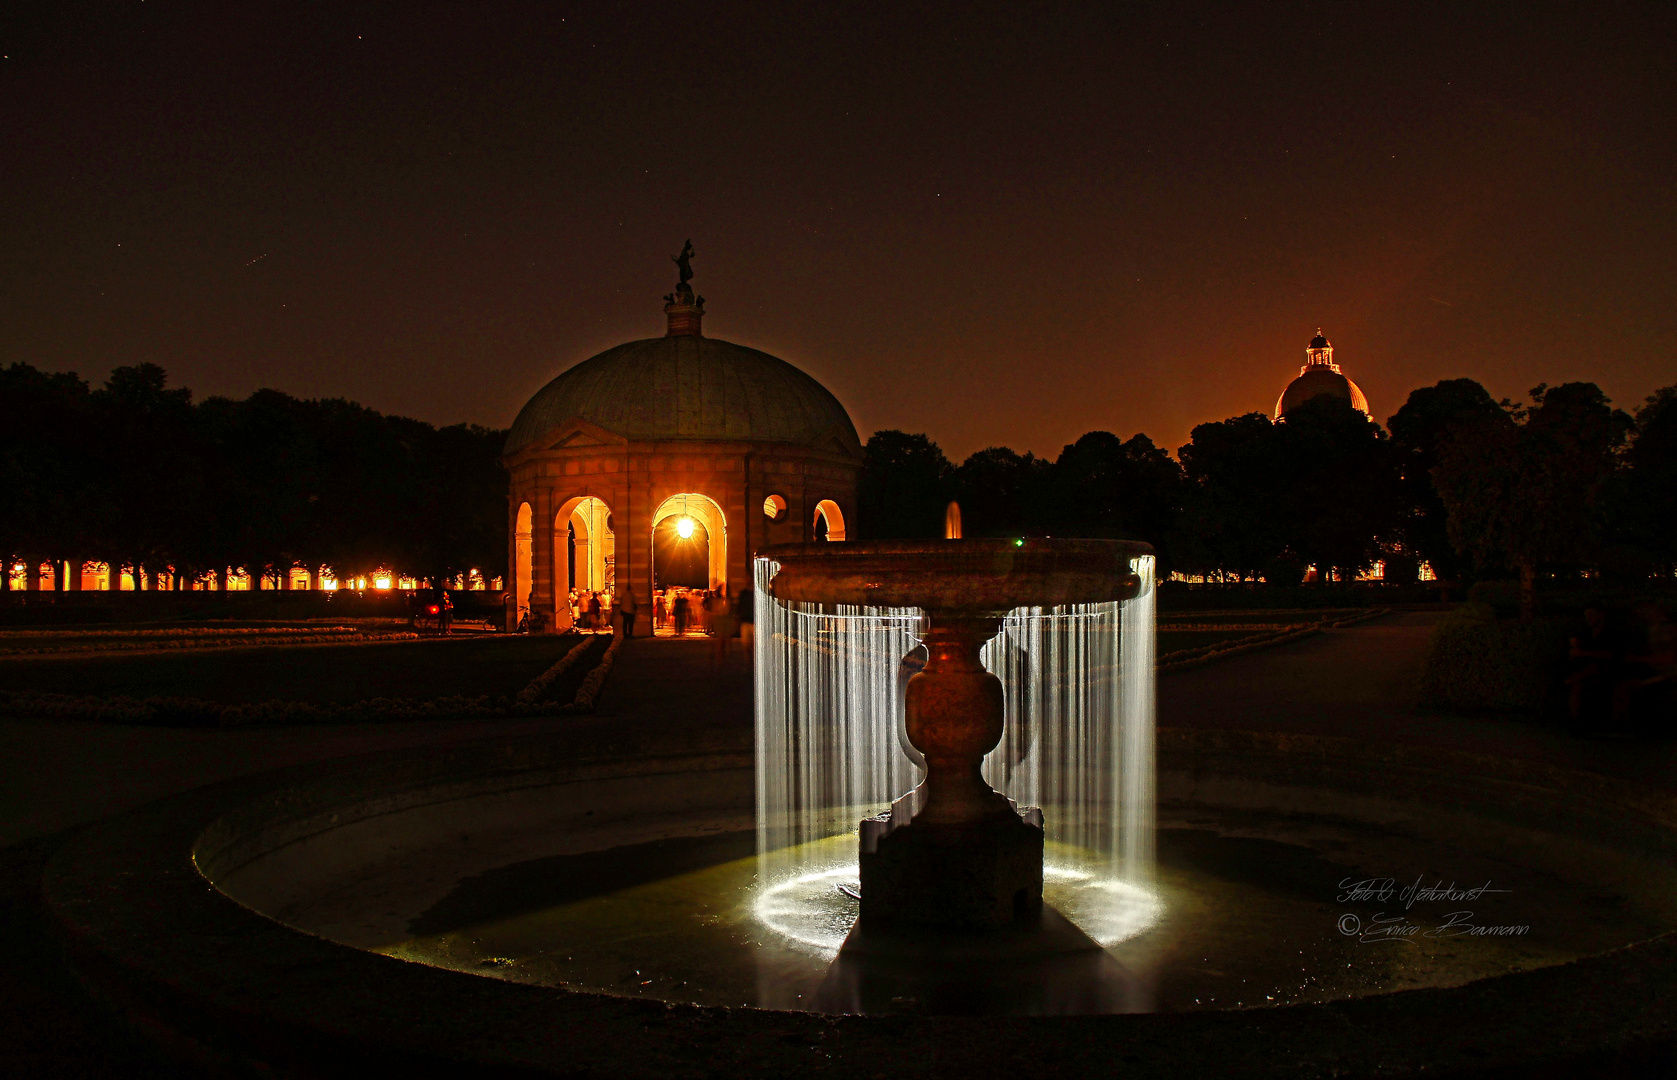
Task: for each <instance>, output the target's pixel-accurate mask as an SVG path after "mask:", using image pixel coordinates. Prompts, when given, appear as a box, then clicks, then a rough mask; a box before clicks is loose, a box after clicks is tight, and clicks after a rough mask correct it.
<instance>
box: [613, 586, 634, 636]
mask: <svg viewBox="0 0 1677 1080" xmlns="http://www.w3.org/2000/svg"><path fill="white" fill-rule="evenodd" d="M638 609H639V605H638V604H636V603H635V592H634V590H633V589H630V590H628V591H626V592H625V593H624V594H623V597H622V599H620V600H619V601H618V602H617V610H618V611H620V612H622V613H623V619H622V623H623V636H624V637H634V636H635V615H636V614H638Z"/></svg>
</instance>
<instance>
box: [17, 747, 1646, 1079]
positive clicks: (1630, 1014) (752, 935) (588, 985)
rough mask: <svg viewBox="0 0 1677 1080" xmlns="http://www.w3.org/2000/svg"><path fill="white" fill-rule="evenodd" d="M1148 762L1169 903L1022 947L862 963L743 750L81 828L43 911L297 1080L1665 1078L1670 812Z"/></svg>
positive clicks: (1409, 758) (124, 993) (1474, 766)
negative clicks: (1545, 1073) (757, 819)
mask: <svg viewBox="0 0 1677 1080" xmlns="http://www.w3.org/2000/svg"><path fill="white" fill-rule="evenodd" d="M1158 746H1159V749H1158V755H1159V756H1158V766H1159V768H1158V791H1159V813H1158V818H1159V832H1158V845H1157V846H1158V872H1157V875H1156V878H1155V879H1154V880H1152V881H1149V882H1145V883H1136V882H1124V883H1118V882H1110V881H1104V880H1099V879H1097V878H1092V877H1091V876H1090V875H1088V874H1085V873H1083V872H1082V871H1080V870H1079V865H1080V864H1079V861H1078V853H1077V852H1075V851H1061V852H1056V851H1050V854H1049V871H1048V874H1047V887H1046V890H1045V891H1046V898H1047V901H1048V903H1049V905H1050V913H1049V915H1048V917H1047V918H1045V920H1044V926H1043V927H1039V928H1035V929H1033V930H1032V931H1030V932H1029V933H1025V932H1021V934H1019V935H1015V936H1013V937H1011V938H1010V937H1009V936H1008V935H1005V934H1004V935H999V936H998V935H987V936H981V937H977V938H973V937H967V938H962V937H960V936H958V935H957V936H955V937H947V936H946V937H944V938H941V939H928V938H926V937H924V936H917V937H915V938H914V939H912V940H908V941H881V940H880V939H879V938H878V937H877V936H876V937H874V938H872V939H869V938H866V937H865V936H863V935H860V934H859V933H855V932H852V927H851V922H852V920H853V918H854V910H855V904H856V901H855V895H854V887H855V879H854V877H853V867H852V860H853V857H854V852H853V851H852V850H850V848H849V846H848V844H847V842H846V841H842V840H835V841H828V842H827V843H828V845H829V847H830V852H828V854H829V856H830V857H829V858H828V859H827V860H826V862H825V865H826V867H827V869H826V870H824V871H822V872H821V873H817V874H807V875H804V877H803V878H801V879H799V880H795V881H788V880H774V879H768V880H764V879H762V877H761V876H760V874H759V864H758V861H757V859H756V858H755V855H754V845H755V833H754V830H753V822H754V817H753V784H752V768H751V760H750V758H749V756H747V755H744V754H740V753H737V752H734V750H733V748H732V747H730V746H727V745H723V744H717V745H713V746H703V745H692V746H688V747H686V748H685V751H686V752H684V753H671V752H669V749H668V747H667V745H666V746H664V747H654V746H652V745H638V744H635V743H634V742H632V741H630V742H619V743H617V744H615V745H606V744H602V743H600V742H599V741H598V740H593V741H590V740H587V739H583V738H581V737H576V738H571V739H566V738H543V739H522V740H518V741H503V742H496V743H485V744H481V745H474V746H468V747H464V748H457V749H453V750H450V751H446V752H442V753H438V752H430V753H425V754H415V753H404V754H397V755H387V756H384V757H380V758H376V759H369V760H365V761H357V762H345V763H338V764H334V765H332V766H329V767H316V768H313V769H309V770H293V771H288V772H285V773H281V774H274V775H272V776H268V777H263V778H259V779H257V780H246V781H240V782H237V783H233V784H227V785H220V786H218V787H216V788H211V789H205V790H203V791H200V792H194V793H191V794H189V795H187V796H182V797H180V798H177V799H174V800H169V801H167V802H165V803H162V804H158V805H157V806H154V807H152V808H148V809H147V810H144V811H141V812H138V813H136V814H132V815H128V816H126V817H124V818H120V819H115V820H114V821H112V822H110V823H106V824H104V825H102V826H101V827H99V828H96V829H92V830H89V831H88V832H87V833H85V834H83V835H82V836H80V837H79V838H77V840H75V841H74V842H72V843H71V844H70V845H68V846H67V847H66V848H65V849H64V851H62V852H61V853H60V855H59V856H58V858H57V859H56V860H55V862H54V864H53V866H52V867H51V868H49V874H48V879H47V882H46V887H47V893H48V897H49V900H50V901H51V902H52V903H53V905H54V906H55V908H56V910H57V911H58V913H59V915H60V918H61V921H62V922H63V923H64V924H65V926H66V927H67V928H68V930H69V931H70V932H71V935H72V940H73V942H74V943H75V944H76V945H77V953H78V955H79V956H81V957H82V958H83V964H84V966H85V968H86V970H87V971H88V973H89V975H90V978H91V980H92V981H93V982H94V983H95V984H97V985H99V986H102V987H104V988H105V990H106V992H107V993H109V994H111V995H113V996H114V997H115V998H116V999H117V1000H119V1001H121V1002H122V1003H123V1006H124V1007H125V1008H128V1009H130V1010H134V1011H138V1012H142V1013H145V1014H146V1015H147V1016H148V1017H149V1020H148V1022H149V1023H150V1024H151V1025H152V1026H153V1027H154V1028H155V1029H158V1030H163V1031H168V1032H171V1033H172V1035H171V1037H173V1038H176V1039H178V1040H180V1041H182V1042H183V1043H185V1044H188V1045H190V1046H192V1047H194V1048H195V1049H196V1051H197V1052H199V1053H203V1054H209V1055H211V1056H212V1057H213V1056H218V1055H219V1056H222V1057H226V1058H229V1059H231V1060H239V1061H247V1060H255V1061H260V1062H262V1063H263V1064H264V1065H265V1066H273V1067H276V1068H279V1069H280V1070H281V1071H282V1072H283V1071H286V1069H287V1068H288V1067H294V1068H296V1069H297V1070H299V1071H310V1070H318V1069H319V1068H320V1067H321V1062H327V1061H329V1062H332V1063H335V1065H334V1067H336V1066H337V1065H342V1066H344V1067H345V1068H346V1069H348V1068H349V1065H350V1064H351V1063H355V1062H363V1063H364V1062H367V1061H375V1060H376V1061H380V1062H388V1061H395V1060H409V1059H412V1060H424V1061H427V1062H435V1061H437V1060H444V1061H455V1062H468V1061H469V1062H473V1063H475V1064H477V1065H479V1066H486V1065H502V1066H506V1067H509V1068H510V1067H516V1068H518V1069H535V1070H538V1071H552V1072H582V1073H588V1072H590V1071H593V1072H598V1073H600V1074H601V1075H637V1074H643V1073H644V1074H646V1075H655V1074H656V1075H681V1074H683V1072H684V1071H689V1072H694V1073H696V1074H698V1075H704V1074H706V1073H707V1072H708V1071H711V1070H714V1071H716V1072H718V1073H727V1074H729V1075H744V1074H752V1073H775V1072H779V1073H783V1072H784V1071H785V1070H786V1069H787V1068H789V1067H793V1066H795V1067H797V1068H799V1069H801V1070H805V1071H808V1070H810V1069H814V1070H816V1071H822V1070H829V1069H830V1070H833V1071H835V1072H838V1071H844V1072H846V1074H848V1073H850V1072H854V1071H856V1070H858V1069H860V1070H864V1074H865V1075H873V1073H874V1072H877V1071H881V1068H882V1066H886V1065H887V1063H888V1067H887V1069H886V1071H889V1072H892V1073H901V1072H904V1071H907V1072H908V1073H909V1075H914V1074H915V1071H916V1070H917V1069H918V1068H919V1067H920V1065H919V1064H917V1063H916V1062H915V1061H914V1060H912V1059H904V1057H903V1054H904V1053H905V1051H907V1050H909V1049H910V1048H912V1047H919V1048H921V1049H922V1050H926V1049H927V1048H930V1047H935V1048H936V1053H935V1055H934V1057H935V1058H936V1059H937V1060H939V1061H943V1062H949V1061H956V1060H959V1061H963V1062H966V1063H967V1065H968V1066H970V1068H969V1070H968V1071H972V1072H973V1073H974V1074H975V1075H990V1074H991V1073H996V1074H998V1075H999V1074H1001V1073H1008V1074H1015V1073H1017V1071H1018V1069H1019V1067H1020V1066H1019V1065H1018V1064H1017V1061H1019V1060H1029V1061H1030V1063H1031V1066H1030V1067H1031V1071H1032V1072H1034V1073H1037V1074H1051V1073H1055V1072H1064V1073H1066V1074H1068V1075H1070V1074H1073V1073H1077V1072H1080V1071H1083V1070H1085V1069H1087V1068H1089V1067H1091V1064H1092V1063H1093V1062H1096V1061H1099V1060H1108V1061H1110V1060H1112V1059H1123V1060H1125V1061H1126V1064H1127V1066H1128V1068H1129V1069H1130V1070H1131V1071H1133V1072H1135V1073H1137V1074H1140V1075H1149V1074H1150V1073H1153V1072H1157V1073H1163V1072H1167V1071H1169V1072H1178V1071H1180V1070H1181V1069H1182V1068H1183V1067H1194V1068H1196V1069H1199V1070H1210V1069H1213V1068H1215V1069H1218V1070H1219V1071H1221V1072H1223V1073H1226V1074H1235V1075H1239V1074H1247V1073H1250V1074H1253V1075H1262V1074H1266V1073H1271V1072H1272V1073H1273V1074H1275V1075H1289V1076H1300V1075H1314V1074H1321V1075H1333V1074H1335V1073H1339V1074H1344V1073H1346V1072H1353V1073H1354V1072H1361V1071H1384V1072H1391V1073H1399V1074H1401V1073H1404V1072H1406V1071H1413V1072H1419V1071H1432V1072H1436V1071H1439V1070H1441V1069H1448V1068H1456V1069H1466V1070H1469V1071H1472V1070H1479V1071H1494V1070H1498V1069H1509V1068H1526V1067H1535V1066H1536V1065H1538V1064H1542V1063H1548V1064H1552V1065H1557V1066H1558V1065H1559V1064H1561V1063H1564V1062H1565V1061H1568V1060H1571V1059H1572V1058H1574V1057H1576V1056H1578V1055H1580V1054H1586V1055H1600V1054H1601V1053H1604V1052H1614V1053H1619V1054H1621V1055H1632V1056H1634V1055H1636V1054H1649V1053H1656V1052H1660V1051H1659V1049H1658V1048H1659V1047H1662V1046H1665V1045H1667V1040H1669V1037H1670V1034H1671V1028H1672V1024H1671V1019H1670V1016H1669V1010H1668V1009H1667V1008H1665V1007H1664V1006H1663V1005H1661V1004H1660V1002H1661V1000H1662V995H1665V994H1666V993H1667V992H1668V990H1670V989H1673V987H1672V986H1671V985H1670V984H1673V983H1677V977H1674V976H1673V975H1672V974H1671V971H1672V970H1673V968H1672V965H1671V964H1670V960H1671V959H1672V958H1673V957H1672V953H1673V951H1674V950H1673V942H1672V940H1671V939H1670V938H1668V937H1665V936H1663V935H1664V934H1665V933H1666V932H1667V931H1668V930H1669V929H1671V928H1672V927H1674V926H1677V870H1674V866H1673V859H1672V855H1673V852H1674V851H1677V844H1674V841H1677V832H1674V831H1673V829H1672V823H1673V821H1674V820H1677V814H1674V812H1673V811H1674V810H1677V806H1674V800H1672V799H1671V798H1670V797H1669V796H1666V795H1663V794H1657V793H1652V792H1646V791H1638V790H1635V789H1632V788H1630V787H1628V786H1626V785H1624V784H1622V783H1620V782H1617V781H1609V780H1607V779H1605V778H1602V777H1596V776H1592V775H1589V774H1583V773H1576V772H1569V771H1565V770H1557V769H1552V768H1548V767H1542V766H1534V765H1530V764H1524V763H1519V762H1511V761H1507V760H1502V759H1495V758H1482V757H1473V756H1468V755H1460V754H1451V753H1445V752H1440V751H1430V750H1419V749H1413V748H1404V747H1394V746H1381V747H1371V746H1366V745H1360V744H1355V743H1350V742H1344V741H1337V740H1329V739H1318V738H1308V737H1302V736H1281V735H1256V734H1244V733H1221V732H1186V731H1170V730H1164V731H1161V732H1160V736H1159V744H1158ZM1047 809H1048V810H1049V812H1052V807H1050V808H1047ZM818 861H819V860H818ZM1580 1001H1584V1002H1589V1003H1590V1005H1589V1007H1587V1008H1581V1007H1580V1006H1579V1004H1578V1003H1579V1002H1580ZM905 1024H906V1025H908V1026H906V1027H905V1026H904V1025H905ZM1066 1024H1072V1025H1075V1026H1076V1029H1077V1031H1078V1034H1077V1036H1076V1038H1074V1039H1072V1038H1064V1037H1060V1036H1063V1034H1064V1032H1065V1031H1066V1030H1067V1029H1065V1028H1064V1027H1063V1025H1066ZM1042 1025H1049V1027H1046V1028H1044V1027H1042ZM1048 1032H1056V1033H1060V1035H1059V1036H1056V1038H1055V1039H1053V1040H1051V1041H1052V1043H1053V1046H1051V1047H1050V1048H1048V1049H1047V1050H1046V1051H1045V1050H1044V1049H1043V1046H1042V1043H1043V1040H1044V1038H1045V1037H1046V1036H1047V1033H1048ZM1016 1055H1023V1058H1018V1057H1016ZM1102 1055H1105V1057H1104V1058H1103V1057H1102ZM1009 1062H1014V1063H1015V1064H1013V1065H1012V1066H1011V1067H1004V1066H1006V1065H1007V1063H1009ZM963 1067H967V1066H963ZM866 1070H873V1071H866Z"/></svg>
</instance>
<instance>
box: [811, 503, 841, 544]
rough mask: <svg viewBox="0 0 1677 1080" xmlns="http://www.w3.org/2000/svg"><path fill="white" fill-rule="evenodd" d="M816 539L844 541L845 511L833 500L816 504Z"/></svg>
mask: <svg viewBox="0 0 1677 1080" xmlns="http://www.w3.org/2000/svg"><path fill="white" fill-rule="evenodd" d="M815 538H816V539H817V540H843V539H844V511H843V510H840V509H839V505H838V503H836V502H834V501H833V500H831V499H822V500H821V501H820V502H818V503H816V504H815Z"/></svg>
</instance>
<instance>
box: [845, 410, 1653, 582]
mask: <svg viewBox="0 0 1677 1080" xmlns="http://www.w3.org/2000/svg"><path fill="white" fill-rule="evenodd" d="M865 450H866V464H865V467H864V470H863V474H862V477H861V483H860V488H859V492H858V503H859V506H858V510H859V515H858V516H859V519H860V521H859V524H860V531H861V532H862V533H863V535H865V536H869V537H903V538H907V537H934V536H941V535H942V531H943V525H944V508H945V506H946V505H947V503H948V502H950V501H955V502H958V503H959V504H960V507H961V513H962V524H963V533H964V535H966V536H1055V535H1058V536H1082V537H1111V538H1117V539H1131V540H1144V541H1146V542H1148V543H1151V544H1152V545H1153V546H1154V547H1155V548H1156V549H1157V550H1158V553H1159V556H1160V562H1161V564H1162V567H1163V569H1164V570H1166V571H1167V572H1168V571H1180V572H1183V573H1187V574H1195V575H1198V574H1204V575H1207V576H1210V577H1214V578H1221V579H1224V580H1234V581H1256V580H1264V581H1273V582H1287V583H1296V582H1298V581H1300V580H1301V579H1302V577H1303V575H1304V572H1305V570H1306V568H1308V567H1311V566H1314V567H1317V568H1318V570H1319V575H1318V580H1319V581H1322V582H1324V583H1326V582H1328V581H1330V580H1331V581H1345V580H1348V579H1350V578H1351V577H1353V576H1355V574H1357V573H1358V572H1360V571H1363V570H1366V569H1368V568H1370V567H1371V566H1372V565H1373V564H1375V563H1376V562H1383V563H1384V564H1385V570H1386V580H1388V581H1392V580H1396V581H1414V580H1416V577H1417V573H1418V570H1419V567H1420V565H1421V564H1422V563H1423V562H1425V563H1429V564H1431V566H1432V567H1433V569H1434V570H1435V572H1436V573H1437V574H1438V576H1439V577H1441V578H1444V579H1447V580H1456V581H1460V580H1464V579H1467V578H1471V577H1473V576H1475V575H1478V576H1503V575H1513V574H1517V575H1518V576H1519V577H1520V578H1521V580H1522V582H1523V583H1524V585H1525V587H1526V590H1527V592H1529V593H1531V595H1532V596H1533V597H1534V596H1535V593H1534V590H1535V580H1536V577H1537V576H1538V575H1539V574H1540V573H1542V572H1554V571H1559V572H1568V573H1576V572H1579V571H1584V570H1593V571H1597V572H1602V573H1608V574H1614V575H1620V576H1632V577H1643V578H1646V577H1648V576H1667V575H1670V574H1671V573H1672V570H1673V566H1674V564H1677V528H1674V526H1677V521H1674V520H1673V517H1674V515H1677V387H1668V388H1666V389H1664V390H1661V391H1659V392H1658V393H1657V394H1655V395H1654V396H1652V397H1650V398H1649V399H1648V400H1647V402H1646V403H1645V404H1644V405H1643V406H1642V408H1640V409H1639V410H1637V412H1636V414H1635V415H1634V416H1631V415H1629V414H1627V413H1625V412H1623V411H1622V410H1619V409H1615V408H1613V406H1612V403H1611V402H1610V401H1609V400H1608V398H1607V396H1606V395H1605V394H1603V393H1602V392H1601V390H1600V388H1599V387H1597V386H1596V385H1595V384H1593V383H1583V382H1579V383H1567V384H1565V385H1562V386H1557V387H1553V388H1549V387H1545V386H1539V387H1537V388H1536V389H1534V390H1533V391H1532V392H1531V400H1530V402H1529V403H1516V402H1512V401H1508V400H1503V401H1497V400H1495V399H1493V398H1492V397H1491V395H1490V394H1489V393H1488V392H1487V391H1486V390H1485V388H1484V387H1483V386H1481V385H1480V384H1479V383H1477V382H1475V381H1473V380H1472V379H1447V380H1444V381H1442V382H1439V383H1438V384H1437V385H1435V386H1430V387H1424V388H1422V389H1419V390H1416V391H1414V392H1413V393H1412V394H1410V395H1409V399H1408V400H1407V401H1406V402H1405V404H1404V405H1403V407H1402V408H1401V409H1399V410H1398V411H1397V412H1396V413H1395V414H1394V415H1393V416H1392V417H1391V418H1390V419H1389V420H1388V421H1387V424H1386V426H1385V427H1381V426H1380V425H1379V424H1377V423H1374V422H1372V421H1371V420H1370V419H1369V418H1367V417H1365V416H1364V415H1363V414H1362V413H1360V412H1358V411H1357V410H1355V409H1353V408H1352V407H1351V405H1350V403H1349V402H1347V401H1344V400H1341V399H1337V398H1333V397H1327V396H1323V397H1318V398H1314V399H1312V400H1310V401H1307V402H1305V403H1304V404H1302V405H1301V406H1299V407H1298V408H1296V409H1294V410H1292V411H1290V412H1289V413H1288V415H1287V417H1286V419H1285V421H1282V422H1274V421H1272V420H1271V419H1270V418H1269V417H1268V416H1267V415H1265V414H1263V413H1249V414H1247V415H1245V416H1236V417H1231V418H1230V419H1227V420H1220V421H1215V422H1212V423H1206V424H1200V425H1199V426H1197V427H1195V428H1194V429H1193V432H1192V434H1191V436H1190V439H1189V442H1188V444H1187V445H1186V446H1183V447H1181V448H1180V449H1179V450H1178V451H1177V454H1176V456H1175V458H1172V457H1171V455H1170V454H1169V453H1168V452H1166V450H1165V449H1164V448H1162V447H1159V446H1157V445H1155V444H1154V443H1153V441H1152V440H1151V439H1149V438H1148V437H1147V436H1146V435H1140V434H1138V435H1133V436H1131V437H1130V438H1128V439H1124V438H1120V437H1119V436H1117V435H1114V434H1112V433H1110V432H1105V431H1094V432H1090V433H1088V434H1086V435H1084V436H1083V437H1082V438H1080V439H1078V440H1077V441H1076V442H1074V443H1071V444H1070V445H1068V446H1066V447H1065V448H1064V449H1063V450H1062V451H1061V452H1060V454H1059V456H1058V457H1057V458H1055V459H1053V460H1052V461H1050V460H1048V459H1047V458H1038V457H1035V456H1033V455H1032V454H1029V453H1025V454H1020V453H1016V452H1015V451H1013V450H1011V449H1008V448H1007V447H990V448H988V449H985V450H980V451H978V452H977V453H975V454H973V455H972V456H971V457H969V458H967V459H966V460H965V461H963V462H961V463H960V464H959V465H955V464H953V463H951V462H950V461H949V460H948V459H947V458H946V457H945V456H944V454H943V451H942V450H941V449H939V447H938V446H937V444H936V443H934V442H932V441H931V440H930V439H929V438H927V437H926V436H925V435H920V434H908V433H905V432H902V431H879V432H875V433H874V435H873V436H872V437H871V438H870V439H869V440H868V442H867V444H866V447H865Z"/></svg>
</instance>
